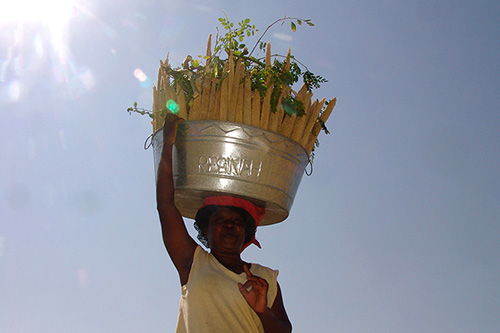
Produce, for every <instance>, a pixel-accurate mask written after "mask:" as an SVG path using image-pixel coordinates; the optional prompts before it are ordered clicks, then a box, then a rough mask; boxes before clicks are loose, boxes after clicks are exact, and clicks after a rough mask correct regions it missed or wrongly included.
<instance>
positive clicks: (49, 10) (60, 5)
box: [0, 0, 75, 26]
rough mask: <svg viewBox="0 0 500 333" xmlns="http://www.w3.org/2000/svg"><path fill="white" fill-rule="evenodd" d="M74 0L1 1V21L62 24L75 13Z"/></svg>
mask: <svg viewBox="0 0 500 333" xmlns="http://www.w3.org/2000/svg"><path fill="white" fill-rule="evenodd" d="M74 11H75V7H74V1H72V0H45V1H40V0H14V1H2V2H0V23H13V22H18V23H19V22H21V23H28V22H41V23H44V24H47V25H56V26H59V25H61V23H62V22H65V21H67V20H68V18H69V17H70V16H71V15H72V14H73V13H74Z"/></svg>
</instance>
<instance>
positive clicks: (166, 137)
mask: <svg viewBox="0 0 500 333" xmlns="http://www.w3.org/2000/svg"><path fill="white" fill-rule="evenodd" d="M183 120H184V119H182V118H179V117H177V116H176V115H174V114H173V113H167V115H166V116H165V123H164V124H163V144H164V145H165V144H167V145H173V144H174V143H175V137H176V136H177V125H179V123H180V122H181V121H183Z"/></svg>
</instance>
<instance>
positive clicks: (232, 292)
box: [176, 246, 278, 333]
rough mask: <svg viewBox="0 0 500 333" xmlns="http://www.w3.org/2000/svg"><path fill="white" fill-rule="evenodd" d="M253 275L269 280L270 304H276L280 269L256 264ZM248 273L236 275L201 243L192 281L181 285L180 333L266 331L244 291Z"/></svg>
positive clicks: (193, 265) (195, 259) (190, 278)
mask: <svg viewBox="0 0 500 333" xmlns="http://www.w3.org/2000/svg"><path fill="white" fill-rule="evenodd" d="M250 271H251V272H252V274H254V275H257V276H260V277H262V278H264V279H266V281H267V282H268V283H269V290H268V292H267V304H268V306H269V307H272V305H273V303H274V299H275V298H276V293H277V290H278V289H277V288H278V286H277V284H278V283H277V277H278V271H277V270H272V269H270V268H267V267H264V266H261V265H259V264H252V265H251V266H250ZM245 281H246V274H245V273H244V272H243V273H241V274H236V273H234V272H232V271H230V270H228V269H227V268H226V267H224V266H223V265H222V264H221V263H219V262H218V261H217V259H216V258H215V257H214V256H213V255H212V254H210V253H208V252H206V251H205V250H204V249H203V248H201V247H200V246H198V247H197V248H196V251H195V253H194V258H193V264H192V266H191V271H190V273H189V279H188V282H187V283H186V284H185V285H183V286H182V287H181V292H182V295H181V302H180V306H179V317H178V321H177V330H176V332H177V333H184V332H189V333H196V332H203V333H211V332H213V333H215V332H217V333H221V332H230V333H239V332H252V333H253V332H264V329H263V328H262V324H261V322H260V319H259V317H258V316H257V314H256V313H255V311H254V310H253V309H252V308H251V307H250V306H249V305H248V303H247V302H246V300H245V299H244V298H243V296H242V295H241V293H240V290H239V288H238V282H239V283H245Z"/></svg>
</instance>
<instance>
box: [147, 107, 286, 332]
mask: <svg viewBox="0 0 500 333" xmlns="http://www.w3.org/2000/svg"><path fill="white" fill-rule="evenodd" d="M180 121H181V119H179V118H178V117H176V116H175V115H173V114H170V113H169V114H167V116H166V118H165V125H164V127H163V135H164V145H163V151H162V155H161V160H160V163H159V167H158V177H157V186H156V191H157V208H158V212H159V216H160V222H161V227H162V235H163V242H164V244H165V247H166V249H167V252H168V254H169V255H170V258H171V259H172V262H173V264H174V266H175V267H176V269H177V271H178V273H179V278H180V282H181V286H182V297H181V305H180V310H179V319H178V322H177V332H291V330H292V327H291V323H290V321H289V319H288V316H287V314H286V311H285V308H284V305H283V299H282V296H281V291H280V288H279V285H278V283H277V281H276V277H277V271H273V270H271V269H269V268H267V267H264V266H261V265H258V264H248V263H246V262H244V261H243V260H242V259H241V257H240V253H241V251H242V250H243V249H244V247H245V246H246V245H248V244H250V243H255V242H256V241H255V238H254V234H255V229H256V227H257V224H258V222H259V219H260V218H262V216H263V210H262V209H260V208H259V207H256V206H254V205H252V204H251V203H250V202H248V201H246V200H244V199H239V198H230V197H224V196H223V197H211V198H207V199H205V201H204V203H203V207H202V208H201V209H200V210H199V211H198V214H197V218H196V223H195V225H196V227H197V229H198V231H199V236H198V238H199V239H201V240H202V242H204V243H205V245H207V247H208V248H210V252H209V253H208V252H206V251H205V250H204V249H203V248H201V247H200V246H199V245H198V244H197V243H196V242H195V241H194V240H193V239H192V238H191V236H190V235H189V233H188V231H187V229H186V226H185V225H184V221H183V219H182V216H181V214H180V212H179V211H178V209H177V207H176V206H175V203H174V183H173V177H172V146H173V144H174V142H175V137H176V133H177V125H178V124H179V122H180ZM205 241H206V242H205Z"/></svg>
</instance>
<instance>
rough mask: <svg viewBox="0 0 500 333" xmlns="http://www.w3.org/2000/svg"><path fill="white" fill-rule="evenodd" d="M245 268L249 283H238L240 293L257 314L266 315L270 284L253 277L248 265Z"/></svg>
mask: <svg viewBox="0 0 500 333" xmlns="http://www.w3.org/2000/svg"><path fill="white" fill-rule="evenodd" d="M243 268H244V269H245V273H246V274H247V282H245V283H244V284H241V283H238V287H239V288H240V292H241V294H242V295H243V297H244V298H245V300H246V301H247V303H248V305H250V307H251V308H252V309H253V310H254V311H255V312H257V314H259V313H264V312H265V311H266V310H267V290H268V289H269V284H268V283H267V281H266V280H265V279H263V278H261V277H259V276H256V275H253V274H252V273H251V272H250V269H248V267H247V266H246V265H245V266H243Z"/></svg>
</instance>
